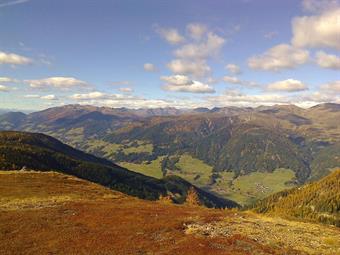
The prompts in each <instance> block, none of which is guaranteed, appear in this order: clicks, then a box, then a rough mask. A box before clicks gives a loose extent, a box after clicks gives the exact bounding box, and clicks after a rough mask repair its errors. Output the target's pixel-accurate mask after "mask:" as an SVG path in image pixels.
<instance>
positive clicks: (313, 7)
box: [302, 0, 340, 12]
mask: <svg viewBox="0 0 340 255" xmlns="http://www.w3.org/2000/svg"><path fill="white" fill-rule="evenodd" d="M339 5H340V3H339V1H338V0H303V1H302V7H303V9H304V10H305V11H307V12H323V11H325V10H331V9H334V8H337V7H339Z"/></svg>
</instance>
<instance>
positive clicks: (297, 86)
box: [267, 79, 308, 92]
mask: <svg viewBox="0 0 340 255" xmlns="http://www.w3.org/2000/svg"><path fill="white" fill-rule="evenodd" d="M267 89H268V90H270V91H285V92H297V91H303V90H307V89H308V87H307V86H306V85H305V84H304V83H302V82H301V81H298V80H294V79H287V80H284V81H277V82H274V83H270V84H268V86H267Z"/></svg>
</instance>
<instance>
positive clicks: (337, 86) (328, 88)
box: [320, 80, 340, 94]
mask: <svg viewBox="0 0 340 255" xmlns="http://www.w3.org/2000/svg"><path fill="white" fill-rule="evenodd" d="M320 88H321V90H323V91H325V92H327V93H332V94H334V93H337V94H339V93H340V80H339V81H332V82H329V83H326V84H323V85H321V86H320Z"/></svg>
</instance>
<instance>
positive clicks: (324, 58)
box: [316, 32, 340, 69]
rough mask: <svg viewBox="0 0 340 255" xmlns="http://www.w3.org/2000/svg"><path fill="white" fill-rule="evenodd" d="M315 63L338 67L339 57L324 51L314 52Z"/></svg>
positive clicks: (331, 67) (332, 67)
mask: <svg viewBox="0 0 340 255" xmlns="http://www.w3.org/2000/svg"><path fill="white" fill-rule="evenodd" d="M339 33H340V32H339ZM339 40H340V39H339ZM316 63H317V64H318V65H319V66H321V67H323V68H330V69H340V57H338V56H336V55H332V54H327V53H325V52H324V51H318V52H317V53H316Z"/></svg>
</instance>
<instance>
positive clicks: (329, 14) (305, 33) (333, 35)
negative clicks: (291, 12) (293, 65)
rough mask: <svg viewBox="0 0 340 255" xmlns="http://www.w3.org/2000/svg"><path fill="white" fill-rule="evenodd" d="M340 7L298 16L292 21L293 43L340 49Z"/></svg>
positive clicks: (302, 45) (298, 45) (303, 45)
mask: <svg viewBox="0 0 340 255" xmlns="http://www.w3.org/2000/svg"><path fill="white" fill-rule="evenodd" d="M339 17H340V7H338V8H336V9H333V10H329V11H326V12H324V13H322V14H320V15H317V16H303V17H296V18H294V19H293V21H292V30H293V38H292V44H293V45H294V46H296V47H312V48H315V47H316V48H317V47H328V48H334V49H338V50H339V49H340V33H339V31H340V18H339Z"/></svg>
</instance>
